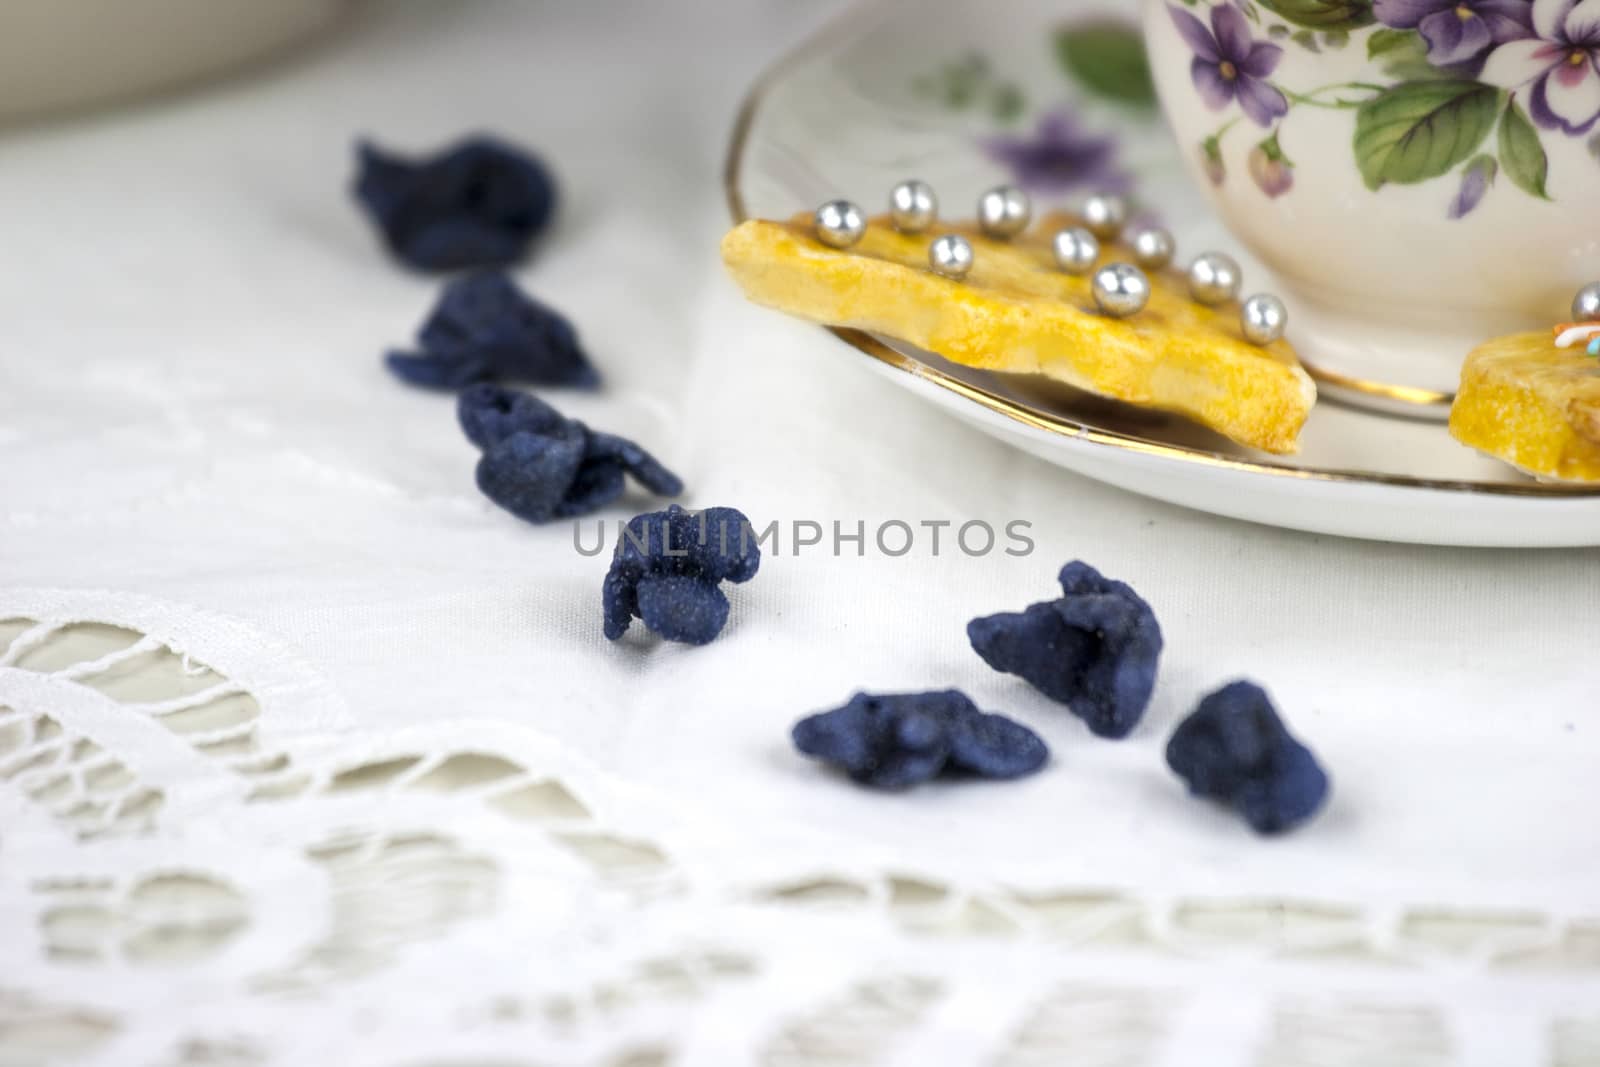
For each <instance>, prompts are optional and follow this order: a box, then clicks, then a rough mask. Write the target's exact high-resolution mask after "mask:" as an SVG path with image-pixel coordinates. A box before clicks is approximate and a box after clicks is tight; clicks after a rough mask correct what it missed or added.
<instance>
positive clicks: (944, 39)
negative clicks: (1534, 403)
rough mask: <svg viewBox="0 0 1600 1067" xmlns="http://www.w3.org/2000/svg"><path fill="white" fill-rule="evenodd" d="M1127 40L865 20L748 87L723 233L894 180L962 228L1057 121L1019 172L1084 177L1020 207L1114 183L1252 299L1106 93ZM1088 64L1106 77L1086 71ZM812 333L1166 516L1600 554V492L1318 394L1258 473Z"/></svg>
mask: <svg viewBox="0 0 1600 1067" xmlns="http://www.w3.org/2000/svg"><path fill="white" fill-rule="evenodd" d="M1132 27H1133V23H1132V21H1131V18H1130V16H1129V14H1128V13H1127V6H1126V5H1124V4H1119V3H1117V2H1116V0H1079V2H1078V3H1076V4H1074V3H1067V2H1063V0H1007V2H1006V3H1003V4H972V3H969V2H966V0H882V2H878V3H871V4H868V5H867V6H865V7H863V8H861V9H858V10H857V11H855V12H853V13H852V14H851V15H849V16H848V17H847V18H845V19H844V20H843V21H841V22H840V23H838V24H836V25H835V26H833V27H831V28H829V29H828V30H826V31H824V32H823V33H822V34H820V35H819V36H818V37H817V38H815V39H814V40H812V41H810V42H808V43H806V44H805V45H804V46H802V47H801V48H800V49H799V50H798V51H797V52H795V53H793V54H792V55H790V56H789V57H788V58H786V59H784V60H783V61H782V62H780V63H779V64H777V65H776V66H775V67H774V68H772V69H771V70H770V71H769V72H768V73H767V74H766V75H765V76H764V77H763V78H762V79H761V80H760V82H758V84H757V85H756V86H755V88H754V89H753V90H752V91H751V93H750V96H749V98H748V99H747V101H746V103H745V106H744V108H743V110H742V112H741V113H740V116H739V118H738V121H737V123H736V125H735V128H734V131H733V135H732V142H731V144H730V146H729V150H728V159H727V172H726V184H727V195H728V202H729V206H730V209H731V211H732V214H733V216H734V219H735V220H736V221H737V220H741V219H744V218H752V217H768V218H785V217H788V216H790V215H792V214H794V213H795V212H796V211H797V210H805V209H807V208H809V207H811V206H814V205H815V204H817V203H820V202H821V201H823V200H826V199H830V198H833V197H836V196H845V197H849V198H850V199H853V200H855V201H856V202H858V203H860V204H862V205H864V206H866V207H868V208H869V209H870V210H873V211H877V210H880V207H879V205H880V203H881V202H882V201H883V200H884V199H885V198H886V197H887V195H888V190H889V189H890V188H891V187H892V186H893V185H894V183H895V182H897V181H899V180H901V179H903V178H907V177H920V178H923V179H925V180H926V181H929V182H931V183H932V184H933V185H934V187H935V188H936V189H937V190H938V191H939V194H940V197H941V200H942V202H943V204H944V205H945V212H946V214H952V215H953V214H956V213H957V212H960V213H961V214H969V213H970V212H969V211H968V210H966V209H965V207H964V206H965V205H967V204H972V203H975V202H976V200H977V197H978V194H979V193H980V192H981V191H982V190H983V189H986V188H988V187H990V186H992V185H995V184H996V183H998V182H1000V181H1005V180H1009V179H1013V178H1015V177H1018V175H1017V174H1016V173H1015V172H1014V170H1013V167H1012V165H1011V164H1009V163H1007V162H1005V161H1004V160H1003V159H1002V158H1000V156H998V155H997V154H996V153H995V151H994V145H995V141H996V139H1001V140H1006V141H1008V142H1012V143H1015V142H1023V143H1029V144H1034V145H1039V144H1040V142H1039V138H1038V137H1037V136H1036V131H1037V129H1038V127H1037V123H1038V121H1039V120H1040V119H1041V118H1042V117H1044V116H1046V115H1056V116H1067V117H1068V121H1069V122H1070V123H1071V124H1072V127H1073V129H1074V130H1075V131H1076V132H1075V134H1074V135H1073V136H1072V137H1070V138H1067V140H1066V143H1065V144H1064V147H1063V149H1062V150H1060V151H1056V152H1054V153H1052V152H1041V153H1038V155H1039V156H1040V160H1041V163H1042V165H1041V166H1040V167H1037V168H1035V171H1036V172H1035V173H1034V175H1033V176H1034V177H1035V178H1037V177H1038V176H1039V172H1046V173H1049V174H1053V175H1056V176H1057V177H1058V178H1062V179H1070V178H1072V177H1074V176H1076V177H1080V178H1081V179H1082V180H1081V181H1079V182H1078V183H1076V184H1073V183H1072V182H1070V181H1063V182H1062V187H1061V188H1059V189H1056V190H1045V191H1042V192H1040V193H1037V194H1036V202H1039V203H1042V204H1043V205H1044V206H1049V205H1050V204H1051V203H1052V202H1053V201H1059V202H1060V203H1063V204H1065V203H1070V202H1071V201H1072V200H1073V199H1074V198H1075V197H1078V196H1081V195H1082V194H1084V193H1086V192H1089V191H1092V190H1093V187H1094V185H1096V184H1099V183H1101V182H1103V181H1104V179H1105V176H1106V173H1107V171H1108V170H1116V171H1120V172H1122V173H1123V174H1125V175H1127V176H1128V177H1129V179H1130V180H1131V182H1132V190H1131V192H1132V195H1133V196H1134V197H1135V199H1136V200H1137V201H1138V202H1139V203H1140V204H1142V205H1144V206H1145V207H1146V208H1148V209H1149V210H1152V211H1154V212H1156V213H1157V214H1158V215H1159V217H1160V218H1161V220H1162V222H1163V223H1164V224H1165V225H1166V226H1167V227H1168V228H1169V229H1171V230H1172V231H1173V233H1174V234H1175V235H1176V237H1177V240H1178V246H1179V250H1180V255H1183V254H1185V253H1188V254H1193V253H1195V252H1198V251H1201V250H1204V249H1210V248H1216V249H1221V250H1224V251H1227V252H1229V253H1230V254H1233V255H1234V256H1236V258H1238V259H1239V260H1240V262H1241V263H1243V264H1244V265H1245V270H1246V278H1247V285H1249V286H1250V287H1251V288H1252V289H1270V288H1271V279H1270V276H1269V275H1268V274H1267V273H1266V271H1265V270H1264V269H1263V268H1262V267H1261V266H1260V265H1259V264H1258V263H1256V262H1255V261H1253V260H1252V259H1251V258H1250V257H1249V256H1248V255H1246V254H1245V253H1244V251H1243V249H1242V248H1241V247H1240V246H1238V245H1237V243H1235V242H1234V241H1233V240H1232V239H1231V238H1230V237H1228V235H1227V234H1226V232H1225V231H1224V230H1223V229H1222V227H1221V224H1220V223H1219V222H1218V221H1217V219H1216V218H1215V217H1214V216H1213V215H1212V214H1211V212H1210V209H1209V208H1208V207H1207V205H1206V203H1205V201H1204V199H1203V197H1202V196H1201V195H1200V194H1199V192H1198V191H1197V190H1195V189H1194V188H1193V187H1192V186H1191V185H1190V183H1189V181H1188V178H1187V176H1186V175H1185V174H1184V171H1183V168H1182V165H1181V161H1180V160H1179V158H1178V155H1177V151H1178V149H1177V147H1176V145H1175V144H1174V143H1173V141H1172V138H1171V137H1170V136H1169V135H1168V133H1167V131H1166V128H1165V127H1164V125H1163V124H1162V122H1161V119H1160V116H1159V114H1158V113H1157V112H1156V110H1155V109H1154V107H1153V106H1151V105H1148V104H1146V103H1145V102H1143V100H1142V97H1141V96H1140V94H1139V91H1138V86H1137V82H1134V83H1127V84H1125V83H1123V82H1120V81H1119V80H1118V79H1119V78H1121V77H1122V73H1121V72H1123V71H1124V70H1125V69H1126V66H1127V64H1126V62H1125V59H1124V57H1121V56H1118V55H1117V54H1116V53H1117V52H1118V49H1119V48H1121V47H1123V46H1124V45H1125V44H1126V43H1127V40H1128V35H1129V33H1131V31H1132ZM1125 31H1126V32H1125ZM1097 34H1098V35H1099V36H1097ZM1102 58H1104V59H1107V60H1108V61H1110V62H1109V63H1108V64H1107V65H1103V66H1099V67H1098V68H1097V61H1098V60H1099V59H1102ZM1106 137H1109V138H1111V139H1113V141H1114V144H1113V146H1112V149H1111V152H1110V153H1109V162H1108V161H1107V160H1104V159H1103V160H1102V161H1101V164H1100V165H1099V167H1098V168H1097V167H1096V166H1094V165H1093V164H1092V162H1091V163H1088V164H1086V163H1085V162H1084V161H1085V160H1089V159H1090V158H1091V157H1092V156H1093V155H1094V153H1093V152H1089V151H1087V150H1084V151H1078V150H1076V149H1079V148H1083V149H1086V148H1087V145H1088V142H1087V141H1084V140H1083V139H1084V138H1090V139H1093V138H1106ZM1080 156H1081V157H1082V158H1081V159H1080V158H1079V157H1080ZM830 333H831V334H832V337H829V334H830ZM818 336H819V339H820V338H826V339H827V345H829V346H831V347H834V348H836V349H838V350H839V351H841V352H845V353H847V354H848V355H849V357H850V358H852V359H855V360H858V361H860V362H861V363H862V364H863V365H865V366H870V367H874V368H877V369H878V370H880V371H882V372H884V373H885V374H887V375H888V376H889V378H890V379H891V380H893V381H895V382H897V383H899V384H900V385H902V386H904V387H905V388H907V389H910V390H911V391H912V392H914V393H915V394H916V395H918V396H921V397H924V398H926V399H927V400H929V401H930V402H932V403H935V404H938V405H940V406H941V407H944V408H947V409H948V410H949V411H951V412H952V413H953V414H955V415H957V416H959V417H960V418H962V419H963V420H965V421H967V422H969V423H971V424H972V425H974V426H976V427H978V428H979V429H981V430H983V431H984V432H986V433H989V434H992V435H993V436H996V437H999V438H1003V439H1005V440H1007V441H1010V442H1012V443H1013V444H1015V445H1017V446H1018V447H1021V448H1023V449H1025V450H1027V451H1028V452H1031V453H1033V454H1034V455H1037V456H1039V457H1041V458H1043V459H1045V460H1048V461H1049V462H1051V463H1055V464H1058V465H1059V466H1062V467H1066V468H1068V469H1071V470H1074V471H1077V472H1079V473H1081V474H1084V475H1087V476H1089V477H1092V478H1096V479H1099V480H1101V481H1105V482H1109V483H1111V484H1113V485H1117V486H1121V487H1122V488H1124V489H1127V490H1130V491H1132V492H1136V493H1142V494H1145V495H1147V496H1151V497H1156V498H1158V499H1161V500H1166V501H1170V502H1172V503H1176V504H1182V505H1185V506H1187V507H1192V508H1197V509H1199V510H1202V511H1208V512H1212V513H1215V514H1218V515H1227V516H1231V517H1233V518H1239V519H1247V520H1251V521H1254V522H1261V523H1267V524H1269V525H1273V526H1282V527H1287V528H1290V529H1297V530H1307V531H1312V532H1316V533H1327V534H1336V535H1340V536H1346V537H1363V538H1371V539H1374V540H1386V541H1408V542H1415V543H1419V544H1435V545H1464V546H1500V547H1529V548H1533V547H1543V548H1554V547H1578V546H1591V545H1600V487H1597V488H1593V489H1589V488H1573V487H1564V486H1553V485H1543V484H1540V483H1538V482H1535V481H1533V480H1531V479H1528V478H1526V477H1524V476H1522V475H1520V474H1518V473H1517V472H1516V471H1514V470H1512V469H1511V468H1510V467H1507V466H1505V465H1504V464H1501V463H1498V462H1496V461H1494V460H1491V459H1488V458H1486V457H1483V456H1480V455H1478V454H1476V453H1474V452H1473V451H1471V450H1469V449H1467V448H1465V447H1463V446H1461V445H1459V444H1457V443H1456V442H1455V441H1454V440H1453V439H1452V438H1451V437H1450V436H1449V434H1448V433H1447V432H1446V431H1445V428H1444V427H1443V426H1441V425H1439V424H1438V423H1436V422H1427V421H1418V420H1411V419H1405V418H1396V417H1390V416H1385V415H1381V414H1376V413H1373V412H1371V411H1366V410H1359V409H1356V408H1351V407H1342V406H1339V405H1338V404H1337V403H1335V402H1331V401H1330V396H1333V395H1336V394H1337V392H1338V391H1337V389H1330V388H1328V386H1327V383H1323V387H1322V399H1321V400H1320V401H1319V403H1318V405H1317V407H1316V409H1315V410H1314V411H1313V412H1312V415H1311V418H1310V420H1309V421H1308V423H1307V425H1306V428H1305V431H1304V433H1303V434H1302V437H1301V445H1302V449H1301V452H1300V454H1299V455H1297V456H1293V457H1288V458H1280V457H1267V456H1262V455H1259V454H1255V453H1250V452H1249V451H1248V450H1245V449H1241V448H1238V447H1236V446H1234V445H1232V444H1231V443H1229V442H1227V441H1225V440H1223V439H1222V438H1220V437H1217V436H1216V435H1214V434H1211V433H1209V432H1207V431H1205V430H1203V429H1201V428H1199V427H1197V426H1194V425H1192V424H1190V423H1188V422H1186V421H1185V420H1182V419H1179V418H1176V417H1167V416H1163V415H1158V414H1151V413H1148V412H1141V411H1136V410H1133V409H1130V408H1127V407H1125V406H1123V405H1119V404H1115V403H1112V402H1108V401H1104V400H1100V399H1098V398H1095V397H1091V396H1087V395H1085V394H1082V393H1077V392H1075V391H1072V390H1069V389H1066V388H1064V387H1061V386H1057V385H1054V384H1052V383H1050V382H1048V381H1044V380H1042V379H1036V378H1025V377H1017V376H1012V375H1001V374H994V373H991V372H986V371H976V370H972V369H969V368H966V367H960V366H957V365H955V364H952V363H949V362H946V361H944V360H942V359H940V358H939V357H937V356H934V355H931V354H929V353H926V352H921V351H918V350H916V349H912V348H909V347H907V346H904V345H901V344H899V343H897V342H894V341H892V340H889V339H887V338H877V337H873V336H869V335H867V334H863V333H860V332H858V331H854V330H834V331H827V332H819V335H818ZM1290 339H1291V340H1293V339H1294V335H1293V333H1292V332H1291V335H1290ZM839 341H843V342H845V345H848V346H850V347H849V348H846V347H845V345H840V344H839V343H838V342H839ZM862 354H865V355H866V356H868V357H871V358H868V359H863V358H862Z"/></svg>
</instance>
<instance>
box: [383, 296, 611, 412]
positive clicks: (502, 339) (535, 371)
mask: <svg viewBox="0 0 1600 1067" xmlns="http://www.w3.org/2000/svg"><path fill="white" fill-rule="evenodd" d="M417 343H418V344H419V345H420V346H421V348H422V351H421V352H419V353H410V352H390V353H389V355H388V364H389V369H390V370H392V371H394V373H395V374H397V375H399V376H400V377H401V378H403V379H405V380H406V381H408V382H410V383H411V384H412V385H421V386H427V387H429V388H433V389H460V388H463V387H464V386H468V385H472V384H473V383H475V382H490V381H498V382H530V383H532V384H534V385H571V386H581V387H585V388H587V387H590V386H594V385H597V384H599V382H600V376H599V375H598V374H596V373H595V370H594V367H592V366H591V365H590V364H589V357H588V356H587V355H585V354H584V351H583V349H582V347H581V346H579V344H578V335H577V332H576V331H575V330H573V328H572V324H571V323H570V322H568V321H567V320H566V319H565V318H563V317H562V316H561V315H559V314H557V313H556V312H555V311H552V310H551V309H550V308H547V307H545V306H544V305H543V304H541V303H539V302H538V301H536V300H533V299H532V298H530V297H529V296H528V295H527V294H525V293H524V292H523V291H522V290H521V289H519V288H517V283H516V282H514V281H512V280H511V278H510V276H509V275H507V274H505V273H503V272H501V271H482V272H479V273H476V274H469V275H467V276H465V277H462V278H457V279H456V280H454V281H452V282H450V283H449V284H448V285H446V286H445V287H444V292H443V294H441V295H440V297H439V303H438V304H437V305H435V307H434V309H433V311H432V313H431V314H429V316H428V319H427V321H426V322H424V323H423V324H422V328H421V329H419V330H418V331H417Z"/></svg>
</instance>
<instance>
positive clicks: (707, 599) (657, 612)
mask: <svg viewBox="0 0 1600 1067" xmlns="http://www.w3.org/2000/svg"><path fill="white" fill-rule="evenodd" d="M635 589H636V593H635V595H636V597H637V599H638V604H639V621H640V622H642V623H644V624H645V626H646V627H648V628H649V629H650V630H652V631H653V632H654V633H655V634H656V635H657V636H658V637H661V638H663V639H665V640H667V641H680V642H682V643H683V644H686V645H708V644H710V643H711V642H712V641H715V640H716V638H717V635H718V634H720V633H721V632H722V627H723V626H724V625H726V624H727V622H728V598H727V596H726V594H724V593H723V592H722V589H721V587H720V586H718V585H717V584H716V583H715V582H710V581H707V580H706V579H704V578H700V577H694V576H690V575H687V574H662V575H655V574H647V575H645V576H644V577H642V578H640V579H639V584H638V585H637V586H636V587H635Z"/></svg>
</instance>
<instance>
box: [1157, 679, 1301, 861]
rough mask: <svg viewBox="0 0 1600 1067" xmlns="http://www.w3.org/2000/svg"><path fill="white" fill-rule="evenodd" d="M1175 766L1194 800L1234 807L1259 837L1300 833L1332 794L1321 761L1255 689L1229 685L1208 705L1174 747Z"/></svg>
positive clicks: (1177, 734)
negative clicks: (1302, 825)
mask: <svg viewBox="0 0 1600 1067" xmlns="http://www.w3.org/2000/svg"><path fill="white" fill-rule="evenodd" d="M1167 766H1169V767H1171V768H1172V770H1173V771H1174V772H1175V773H1176V774H1177V775H1178V777H1180V778H1182V779H1183V780H1184V781H1185V782H1187V783H1188V785H1189V791H1190V792H1191V793H1194V794H1196V795H1198V796H1203V797H1210V798H1211V799H1213V800H1219V801H1221V802H1222V803H1224V804H1227V805H1228V806H1229V807H1231V808H1233V809H1234V810H1235V811H1237V812H1238V813H1239V814H1240V815H1243V816H1244V818H1245V821H1246V822H1248V823H1249V824H1250V826H1251V828H1252V829H1253V830H1255V831H1256V833H1259V834H1277V833H1282V832H1284V831H1285V830H1290V829H1293V828H1294V827H1295V826H1297V825H1299V824H1300V823H1302V822H1304V821H1305V820H1306V819H1309V818H1310V817H1311V816H1312V815H1313V814H1315V813H1316V811H1317V809H1318V808H1320V807H1321V806H1322V802H1323V800H1324V799H1325V798H1326V797H1327V795H1328V776H1327V774H1326V773H1324V771H1323V770H1322V768H1321V767H1320V766H1319V765H1318V764H1317V758H1316V757H1315V756H1313V755H1312V754H1311V750H1310V749H1308V748H1306V746H1305V745H1302V744H1301V743H1300V742H1299V741H1297V740H1295V739H1294V738H1293V737H1292V736H1290V734H1289V731H1288V729H1286V728H1285V727H1284V725H1283V720H1282V719H1280V718H1279V717H1278V713H1277V711H1276V710H1275V709H1274V708H1273V706H1272V701H1271V699H1270V698H1269V697H1268V696H1267V694H1266V693H1265V692H1264V691H1262V689H1261V687H1260V686H1258V685H1254V684H1252V683H1250V682H1233V683H1232V684H1230V685H1225V686H1223V687H1222V688H1221V689H1219V690H1217V691H1216V692H1215V693H1212V694H1211V695H1210V696H1207V697H1206V698H1205V699H1203V700H1201V701H1200V706H1199V707H1197V708H1196V709H1195V710H1194V713H1193V714H1191V715H1190V716H1189V717H1188V718H1187V719H1184V720H1183V722H1181V723H1179V724H1178V728H1177V729H1176V730H1174V731H1173V733H1172V740H1170V741H1168V742H1167Z"/></svg>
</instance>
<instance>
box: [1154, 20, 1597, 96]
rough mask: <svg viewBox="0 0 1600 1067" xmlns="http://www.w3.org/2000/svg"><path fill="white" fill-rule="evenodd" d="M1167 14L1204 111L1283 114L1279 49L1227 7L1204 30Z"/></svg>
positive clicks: (1196, 23)
mask: <svg viewBox="0 0 1600 1067" xmlns="http://www.w3.org/2000/svg"><path fill="white" fill-rule="evenodd" d="M1586 2H1591V3H1592V2H1594V0H1586ZM1167 12H1168V14H1170V15H1171V16H1172V22H1173V24H1174V25H1176V26H1177V27H1178V33H1179V34H1180V35H1182V37H1183V40H1184V42H1185V43H1186V44H1188V46H1189V49H1190V51H1192V52H1193V53H1194V60H1193V62H1191V63H1190V64H1189V75H1190V77H1191V78H1193V79H1194V87H1195V88H1196V89H1198V90H1199V91H1200V98H1201V99H1202V100H1204V101H1205V102H1206V106H1207V107H1209V108H1210V109H1211V110H1212V111H1221V110H1222V109H1223V108H1225V107H1227V106H1228V103H1229V101H1232V100H1238V101H1239V107H1240V108H1241V109H1243V111H1244V113H1245V114H1246V115H1248V116H1250V119H1251V121H1252V122H1254V123H1255V124H1256V125H1258V126H1271V125H1272V124H1273V122H1274V121H1275V120H1277V119H1279V118H1282V117H1283V116H1284V115H1286V114H1288V112H1289V101H1288V100H1287V99H1286V98H1285V97H1284V95H1283V93H1281V92H1279V91H1278V90H1277V89H1275V88H1274V87H1273V86H1272V85H1271V84H1270V83H1269V82H1268V81H1267V76H1268V75H1270V74H1271V73H1272V72H1273V71H1274V70H1276V69H1277V68H1278V61H1279V60H1280V59H1282V58H1283V49H1281V48H1279V47H1278V46H1277V45H1275V44H1268V43H1267V42H1266V41H1256V40H1253V39H1251V37H1250V24H1249V23H1248V22H1246V21H1245V17H1244V14H1243V13H1242V12H1241V11H1240V10H1239V9H1238V8H1236V7H1234V6H1233V5H1232V4H1218V5H1217V6H1216V7H1214V8H1212V9H1211V28H1210V29H1207V28H1206V25H1205V23H1203V22H1201V21H1200V20H1199V19H1197V18H1195V17H1194V16H1193V15H1191V14H1189V13H1188V12H1187V11H1184V10H1182V9H1181V8H1176V7H1173V6H1172V5H1170V4H1169V5H1167Z"/></svg>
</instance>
